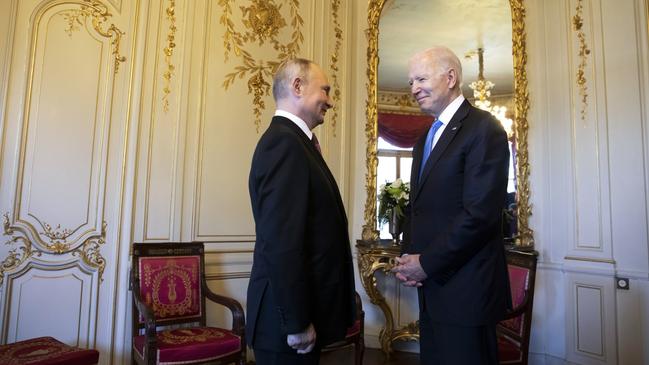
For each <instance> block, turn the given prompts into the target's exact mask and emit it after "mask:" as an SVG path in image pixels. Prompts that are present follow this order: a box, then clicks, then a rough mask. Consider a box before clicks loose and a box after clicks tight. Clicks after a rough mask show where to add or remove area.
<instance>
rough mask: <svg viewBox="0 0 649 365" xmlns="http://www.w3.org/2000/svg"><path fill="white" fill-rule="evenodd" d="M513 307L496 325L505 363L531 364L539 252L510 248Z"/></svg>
mask: <svg viewBox="0 0 649 365" xmlns="http://www.w3.org/2000/svg"><path fill="white" fill-rule="evenodd" d="M506 256H507V269H508V271H509V282H510V285H511V293H512V304H513V309H512V310H511V311H508V312H507V314H506V315H505V319H504V320H502V321H501V322H500V323H498V325H497V326H496V330H497V333H498V357H499V359H500V363H501V364H521V365H526V364H527V358H528V351H529V345H530V331H531V325H532V304H533V303H534V280H535V276H536V259H537V256H538V253H537V252H536V251H530V252H527V251H517V250H516V249H514V248H508V249H507V250H506Z"/></svg>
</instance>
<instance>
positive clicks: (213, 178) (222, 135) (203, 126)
mask: <svg viewBox="0 0 649 365" xmlns="http://www.w3.org/2000/svg"><path fill="white" fill-rule="evenodd" d="M234 4H235V3H234V2H232V1H218V2H214V1H211V2H207V3H206V4H205V5H204V6H205V11H204V13H200V14H201V15H202V16H203V17H204V21H205V23H204V24H205V32H204V36H203V38H202V39H201V40H202V44H197V45H195V46H194V50H198V52H195V53H194V54H193V57H198V58H199V59H201V60H202V61H203V64H202V68H200V80H201V82H202V84H201V85H200V88H199V89H200V96H199V97H198V98H199V99H198V100H200V101H201V105H200V111H199V112H198V116H199V119H198V121H197V123H198V124H197V127H196V131H195V133H196V134H195V136H196V144H195V145H192V146H191V147H192V148H195V149H196V151H195V153H196V172H195V176H196V178H197V179H198V181H197V183H196V184H197V185H196V191H195V195H194V196H193V200H194V213H193V216H194V217H195V219H194V222H193V223H194V225H193V232H194V234H193V236H192V238H193V239H198V240H207V241H254V223H253V219H252V213H251V210H250V203H249V197H248V190H247V183H248V173H249V169H250V161H251V159H252V153H253V150H254V147H255V145H256V143H257V140H258V139H259V137H260V134H261V133H262V132H263V131H264V130H265V129H266V127H267V125H268V123H269V122H270V119H271V117H272V114H273V112H274V102H273V99H272V96H271V95H270V85H271V83H272V73H273V70H274V67H275V66H276V65H277V64H278V63H279V62H281V61H282V60H283V59H285V58H287V57H290V56H296V55H297V56H301V57H307V58H311V57H310V55H308V54H303V53H301V50H302V49H306V48H309V47H308V46H307V45H306V44H304V43H305V42H308V41H310V40H309V39H306V40H305V38H304V37H303V35H302V34H301V33H302V32H304V31H305V30H306V29H310V27H312V24H310V23H309V19H310V18H309V17H308V16H306V15H307V14H309V13H310V11H311V10H312V8H311V6H314V5H313V4H311V2H304V1H301V2H298V1H270V2H260V1H249V2H242V3H240V4H239V3H237V6H234ZM280 5H281V6H280ZM198 13H199V12H197V14H198ZM269 16H272V19H271V18H268V17H269ZM259 19H262V20H263V19H265V20H266V21H265V22H261V23H258V22H257V21H258V20H259ZM323 67H326V66H323Z"/></svg>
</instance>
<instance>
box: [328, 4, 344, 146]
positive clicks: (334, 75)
mask: <svg viewBox="0 0 649 365" xmlns="http://www.w3.org/2000/svg"><path fill="white" fill-rule="evenodd" d="M339 9H340V0H332V2H331V10H332V18H333V24H334V37H335V38H336V41H335V42H336V43H335V45H334V52H333V54H332V55H331V63H330V64H329V68H331V80H332V86H333V96H332V97H331V98H332V99H333V103H334V107H333V108H332V112H333V113H332V115H331V130H332V131H333V136H334V137H335V136H336V121H337V120H338V109H339V105H338V104H340V84H339V83H338V71H339V68H338V58H339V57H340V46H341V44H342V41H343V30H342V29H341V28H340V21H339V20H338V10H339Z"/></svg>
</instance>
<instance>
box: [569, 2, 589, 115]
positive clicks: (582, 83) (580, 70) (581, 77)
mask: <svg viewBox="0 0 649 365" xmlns="http://www.w3.org/2000/svg"><path fill="white" fill-rule="evenodd" d="M583 12H584V3H583V0H577V7H576V8H575V15H574V16H573V17H572V28H573V30H574V31H575V32H576V33H577V39H578V40H579V65H578V66H577V79H576V82H577V87H578V88H579V96H580V97H581V111H580V113H581V120H582V122H585V121H586V109H587V108H588V92H587V91H588V87H587V85H586V83H587V80H586V65H587V63H586V59H587V58H588V55H589V54H590V49H588V45H587V44H586V34H585V33H584V29H583V27H584V19H583Z"/></svg>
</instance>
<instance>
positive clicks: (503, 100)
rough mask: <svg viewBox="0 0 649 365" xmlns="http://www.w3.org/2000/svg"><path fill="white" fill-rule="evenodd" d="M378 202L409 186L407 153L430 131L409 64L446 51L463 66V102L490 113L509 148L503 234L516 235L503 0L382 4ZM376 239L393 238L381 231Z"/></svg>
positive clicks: (508, 40)
mask: <svg viewBox="0 0 649 365" xmlns="http://www.w3.org/2000/svg"><path fill="white" fill-rule="evenodd" d="M378 45H379V47H378V55H379V65H378V72H377V73H378V75H377V84H378V85H377V86H378V93H377V98H378V118H377V119H378V141H377V155H378V167H377V170H376V175H377V179H376V187H377V197H378V196H380V189H381V186H382V185H383V184H385V183H386V182H392V181H394V180H396V179H397V178H400V179H402V180H403V181H404V182H408V181H410V168H411V165H412V147H413V146H414V145H415V143H416V142H417V140H418V139H419V137H420V136H421V135H423V134H425V133H426V131H427V130H428V128H429V127H430V125H431V123H432V119H431V117H430V116H426V115H424V114H422V113H421V112H420V111H419V107H418V105H417V103H416V101H415V100H414V99H413V98H412V96H411V94H410V87H409V85H408V76H407V75H408V60H409V58H410V56H412V55H413V54H415V53H416V52H418V51H421V50H423V49H425V48H428V47H430V46H433V45H445V46H447V47H449V48H450V49H452V50H453V51H454V52H455V53H456V54H457V55H458V56H459V57H460V58H461V61H462V70H463V77H462V78H463V80H462V91H463V94H464V96H465V97H466V98H467V99H468V100H469V101H470V102H471V103H472V104H473V105H475V106H477V107H480V108H483V109H485V110H489V111H490V112H491V113H492V114H494V115H495V116H496V117H497V118H498V119H499V120H500V121H501V123H502V124H503V127H504V128H505V129H506V130H507V133H508V136H509V140H510V152H511V153H510V156H511V161H510V174H509V184H508V188H507V192H508V198H507V202H506V207H507V208H509V209H507V210H506V211H505V213H504V214H505V220H504V227H503V229H504V232H505V236H506V237H508V238H509V239H510V240H511V239H512V238H513V237H514V236H515V235H516V231H517V230H516V227H517V222H516V205H515V204H516V203H515V195H516V173H515V167H514V166H515V165H514V164H515V161H516V151H515V148H514V146H515V133H514V130H515V128H514V126H513V120H514V119H515V118H514V111H515V105H514V65H513V57H512V14H511V11H510V6H509V1H508V0H482V1H479V2H476V1H470V2H467V1H458V0H439V1H418V0H391V1H390V0H388V1H386V3H385V5H384V7H383V11H382V12H381V17H380V21H379V42H378ZM379 229H380V238H382V239H388V238H391V237H392V236H391V235H390V232H389V227H388V225H387V224H382V225H379Z"/></svg>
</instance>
